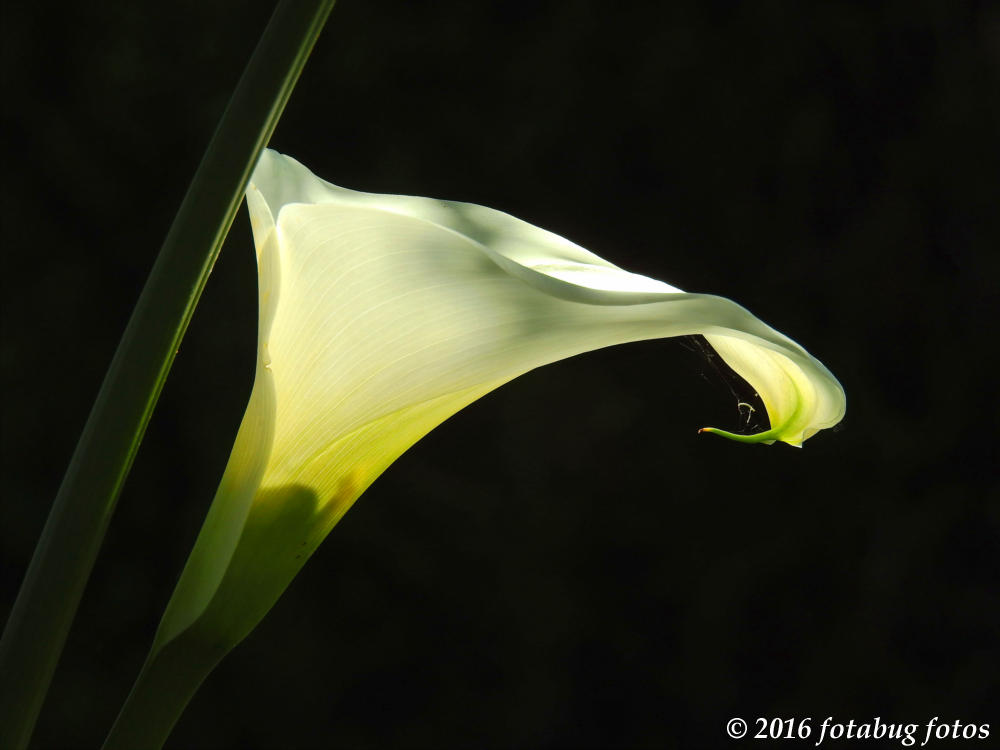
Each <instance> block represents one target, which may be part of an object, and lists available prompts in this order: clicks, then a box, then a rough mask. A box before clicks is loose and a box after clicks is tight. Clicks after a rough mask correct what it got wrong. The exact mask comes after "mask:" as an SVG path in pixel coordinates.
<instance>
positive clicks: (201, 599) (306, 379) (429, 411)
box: [151, 151, 845, 658]
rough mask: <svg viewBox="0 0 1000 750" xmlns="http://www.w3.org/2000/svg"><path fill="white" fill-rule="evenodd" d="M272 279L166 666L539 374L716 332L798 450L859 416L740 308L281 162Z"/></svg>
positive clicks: (221, 647)
mask: <svg viewBox="0 0 1000 750" xmlns="http://www.w3.org/2000/svg"><path fill="white" fill-rule="evenodd" d="M247 204H248V206H249V210H250V217H251V222H252V226H253V235H254V242H255V245H256V248H257V263H258V269H259V301H260V312H259V316H260V317H259V338H258V357H257V367H256V380H255V384H254V388H253V392H252V395H251V397H250V402H249V405H248V407H247V411H246V414H245V416H244V418H243V422H242V424H241V426H240V429H239V433H238V435H237V438H236V442H235V445H234V447H233V451H232V454H231V457H230V459H229V463H228V465H227V467H226V470H225V474H224V476H223V478H222V481H221V484H220V486H219V489H218V492H217V494H216V497H215V499H214V501H213V503H212V506H211V508H210V510H209V513H208V517H207V519H206V521H205V525H204V526H203V528H202V530H201V533H200V535H199V537H198V540H197V542H196V544H195V547H194V550H193V551H192V553H191V556H190V558H189V560H188V562H187V565H186V567H185V569H184V572H183V574H182V576H181V579H180V581H179V583H178V585H177V588H176V589H175V591H174V594H173V597H172V598H171V601H170V604H169V605H168V607H167V611H166V613H165V615H164V618H163V620H162V621H161V624H160V628H159V630H158V632H157V636H156V640H155V642H154V645H153V652H152V653H151V658H152V657H153V656H155V655H156V654H157V653H158V652H159V651H161V650H162V649H164V648H165V647H166V646H168V645H169V644H170V643H171V642H173V641H175V640H177V639H179V638H182V637H183V638H184V640H185V641H186V642H191V641H190V640H188V639H194V641H196V642H198V643H200V644H202V645H204V646H206V647H210V648H211V649H214V650H215V651H217V652H218V653H219V655H220V656H221V654H222V653H225V651H227V650H228V649H229V648H231V647H232V646H233V645H235V644H236V643H237V642H239V641H240V640H242V639H243V637H245V636H246V635H247V633H249V631H250V630H251V629H252V628H253V627H254V626H255V625H256V623H257V622H258V621H259V620H260V619H261V618H262V617H263V615H264V614H265V613H266V612H267V611H268V609H270V607H271V606H272V605H273V604H274V602H275V601H276V600H277V598H278V597H279V596H280V595H281V593H282V592H283V591H284V589H285V588H286V586H287V585H288V584H289V582H290V581H291V580H292V578H293V577H294V576H295V574H296V573H297V572H298V570H299V569H300V568H301V566H302V565H303V564H304V563H305V561H306V559H307V558H308V557H309V555H310V554H311V553H312V552H313V550H315V549H316V547H317V546H318V545H319V544H320V542H321V541H322V540H323V538H324V537H325V536H326V535H327V533H328V532H329V531H330V529H331V528H332V527H333V526H334V524H336V523H337V521H338V520H339V519H340V517H341V516H342V515H343V514H344V513H345V512H346V511H347V509H348V508H350V506H351V504H352V503H354V501H355V500H356V499H357V498H358V496H359V495H361V493H362V492H364V490H365V489H366V488H367V487H368V486H369V485H370V484H371V483H372V482H373V481H374V480H375V478H376V477H378V476H379V474H381V473H382V472H383V471H384V470H385V469H386V467H388V466H389V464H391V463H392V462H393V461H394V460H395V459H396V458H397V457H398V456H399V455H400V454H401V453H403V452H404V451H405V450H406V449H407V448H409V447H410V446H411V445H412V444H413V443H414V442H416V441H417V440H419V439H420V438H421V437H422V436H423V435H425V434H426V433H427V432H429V431H430V430H431V429H433V428H434V427H435V426H437V425H438V424H440V423H441V422H442V421H444V420H445V419H447V418H448V417H449V416H451V415H452V414H454V413H455V412H457V411H458V410H459V409H462V408H463V407H464V406H466V405H467V404H469V403H470V402H472V401H474V400H476V399H477V398H479V397H480V396H482V395H483V394H485V393H488V392H489V391H491V390H493V389H494V388H497V387H498V386H500V385H502V384H503V383H505V382H507V381H509V380H511V379H512V378H515V377H517V376H518V375H520V374H522V373H525V372H527V371H529V370H532V369H534V368H536V367H539V366H540V365H544V364H547V363H549V362H554V361H556V360H560V359H563V358H565V357H570V356H572V355H574V354H578V353H581V352H585V351H589V350H593V349H597V348H599V347H605V346H610V345H613V344H620V343H624V342H628V341H638V340H644V339H653V338H660V337H666V336H682V335H689V334H703V335H704V336H705V337H706V339H707V340H708V342H709V343H710V344H711V346H712V347H713V348H714V349H715V350H716V351H717V352H718V354H719V355H720V356H721V357H722V358H723V359H724V360H725V361H726V362H727V363H728V364H729V365H730V366H731V367H732V369H733V370H734V371H735V372H736V373H737V374H738V375H739V376H740V377H742V378H744V379H745V380H746V381H747V382H748V383H749V384H750V385H751V386H752V387H753V388H754V390H756V391H757V393H758V394H759V395H760V397H761V400H762V401H763V403H764V405H765V407H766V409H767V413H768V417H769V419H770V424H771V428H770V429H768V430H767V431H765V432H762V433H759V434H756V435H733V434H731V433H726V432H724V431H721V430H709V431H712V432H717V433H719V434H722V435H724V436H727V437H731V438H733V439H736V440H740V441H743V442H765V443H770V442H774V441H782V442H785V443H789V444H791V445H800V444H801V443H802V441H804V440H805V439H807V438H808V437H810V436H811V435H813V434H814V433H816V432H817V431H818V430H821V429H823V428H827V427H831V426H833V425H835V424H836V423H837V422H838V421H840V419H841V417H842V416H843V414H844V409H845V398H844V392H843V389H842V388H841V387H840V384H839V383H838V382H837V380H836V379H835V378H834V377H833V375H832V374H831V373H830V372H829V371H828V370H827V369H826V368H825V367H824V366H823V365H822V364H821V363H820V362H819V361H817V360H816V359H814V358H813V357H812V356H810V355H809V354H808V353H807V352H806V351H805V350H804V349H803V348H802V347H801V346H799V345H798V344H796V343H795V342H794V341H792V340H791V339H789V338H788V337H786V336H784V335H782V334H781V333H778V332H777V331H775V330H774V329H772V328H770V327H769V326H767V325H766V324H764V323H762V322H761V321H760V320H758V319H757V318H755V317H754V316H753V315H751V314H750V313H749V312H747V311H746V310H745V309H743V308H742V307H740V306H739V305H737V304H736V303H734V302H731V301H729V300H727V299H724V298H721V297H716V296H711V295H704V294H689V293H686V292H682V291H681V290H680V289H677V288H675V287H673V286H670V285H669V284H666V283H664V282H662V281H656V280H654V279H650V278H647V277H644V276H639V275H636V274H633V273H629V272H627V271H624V270H622V269H620V268H618V267H616V266H614V265H612V264H611V263H609V262H608V261H606V260H604V259H603V258H600V257H598V256H597V255H594V254H593V253H591V252H588V251H587V250H584V249H583V248H581V247H578V246H577V245H574V244H573V243H572V242H569V241H568V240H565V239H563V238H562V237H559V236H556V235H555V234H552V233H550V232H547V231H545V230H543V229H539V228H538V227H535V226H532V225H530V224H527V223H525V222H523V221H520V220H519V219H516V218H514V217H512V216H509V215H507V214H505V213H502V212H500V211H495V210H492V209H489V208H484V207H482V206H476V205H471V204H465V203H452V202H445V201H438V200H431V199H428V198H415V197H406V196H397V195H374V194H368V193H360V192H355V191H352V190H346V189H344V188H340V187H336V186H334V185H331V184H330V183H327V182H324V181H323V180H321V179H319V178H317V177H316V176H315V175H313V174H312V173H311V172H309V170H307V169H306V168H305V167H303V166H302V165H301V164H299V163H298V162H297V161H295V160H294V159H291V158H289V157H287V156H283V155H280V154H278V153H276V152H274V151H265V152H264V154H263V156H262V157H261V160H260V163H259V165H258V166H257V169H256V171H255V172H254V174H253V177H252V179H251V182H250V185H249V187H248V189H247Z"/></svg>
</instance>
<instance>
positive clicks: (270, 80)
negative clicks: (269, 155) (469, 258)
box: [0, 0, 334, 750]
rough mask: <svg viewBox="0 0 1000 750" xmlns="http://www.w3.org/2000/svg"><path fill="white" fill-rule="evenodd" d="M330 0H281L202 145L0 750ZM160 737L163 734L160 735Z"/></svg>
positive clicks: (17, 618)
mask: <svg viewBox="0 0 1000 750" xmlns="http://www.w3.org/2000/svg"><path fill="white" fill-rule="evenodd" d="M333 4H334V0H282V2H281V3H280V4H279V6H278V8H277V9H276V10H275V12H274V15H273V16H272V17H271V20H270V22H269V23H268V26H267V28H266V29H265V31H264V35H263V36H262V37H261V40H260V43H259V44H258V45H257V49H256V50H255V51H254V53H253V56H252V57H251V59H250V62H249V64H248V65H247V68H246V70H245V71H244V73H243V77H242V78H241V79H240V82H239V84H238V85H237V88H236V91H235V92H234V94H233V97H232V99H231V100H230V102H229V106H228V107H227V108H226V111H225V113H224V114H223V116H222V120H221V121H220V123H219V126H218V128H217V129H216V131H215V134H214V136H213V137H212V140H211V142H210V143H209V145H208V149H207V151H206V152H205V156H204V158H203V159H202V162H201V164H200V165H199V167H198V171H197V172H196V173H195V176H194V179H193V180H192V182H191V185H190V187H189V188H188V192H187V195H186V196H185V198H184V201H183V203H182V204H181V207H180V210H179V211H178V213H177V216H176V217H175V218H174V222H173V225H172V226H171V227H170V231H169V232H168V233H167V237H166V239H165V240H164V242H163V246H162V248H161V249H160V254H159V256H158V257H157V259H156V263H155V264H154V266H153V269H152V271H151V272H150V275H149V278H148V279H147V281H146V285H145V287H144V288H143V290H142V294H141V295H140V297H139V300H138V302H137V303H136V306H135V310H134V311H133V313H132V317H131V319H130V320H129V323H128V327H127V328H126V329H125V333H124V334H123V336H122V340H121V342H120V343H119V345H118V350H117V351H116V352H115V356H114V359H113V360H112V361H111V365H110V367H109V368H108V372H107V374H106V375H105V378H104V382H103V384H102V385H101V390H100V392H99V393H98V395H97V400H96V401H95V403H94V406H93V409H92V410H91V412H90V416H89V417H88V419H87V423H86V425H85V427H84V429H83V434H82V435H81V437H80V441H79V443H78V444H77V446H76V450H75V452H74V453H73V458H72V459H71V461H70V464H69V468H68V469H67V471H66V476H65V477H64V478H63V482H62V485H61V486H60V488H59V493H58V494H57V496H56V499H55V502H54V503H53V506H52V510H51V512H50V513H49V517H48V520H47V521H46V524H45V528H44V530H43V531H42V536H41V538H40V540H39V542H38V546H37V547H36V548H35V553H34V556H33V557H32V560H31V564H30V565H29V567H28V571H27V573H26V574H25V578H24V582H23V583H22V585H21V590H20V592H19V594H18V597H17V600H16V601H15V603H14V607H13V610H12V611H11V615H10V618H9V620H8V621H7V626H6V628H5V630H4V633H3V638H2V640H0V747H3V748H9V749H10V750H19V749H20V748H23V747H24V746H25V745H27V743H28V740H29V739H30V737H31V733H32V730H33V729H34V725H35V721H36V720H37V717H38V713H39V711H40V710H41V706H42V702H43V700H44V698H45V694H46V692H47V691H48V687H49V683H50V682H51V679H52V673H53V672H54V671H55V667H56V664H57V662H58V660H59V655H60V654H61V652H62V649H63V645H64V643H65V641H66V634H67V632H68V631H69V627H70V624H71V623H72V621H73V617H74V615H75V614H76V610H77V606H78V604H79V601H80V597H81V595H82V593H83V589H84V587H85V585H86V582H87V579H88V577H89V576H90V571H91V569H92V567H93V564H94V559H95V558H96V556H97V552H98V549H99V548H100V545H101V542H102V540H103V539H104V534H105V531H106V530H107V527H108V522H109V521H110V519H111V515H112V513H113V512H114V509H115V503H116V501H117V499H118V494H119V492H120V491H121V488H122V485H123V484H124V482H125V477H126V476H127V475H128V472H129V469H130V468H131V466H132V460H133V458H134V457H135V453H136V451H137V449H138V447H139V443H140V441H141V440H142V436H143V433H144V432H145V429H146V425H147V423H148V422H149V418H150V415H151V414H152V411H153V407H154V406H155V405H156V401H157V398H158V397H159V395H160V391H161V389H162V388H163V383H164V381H165V380H166V377H167V373H168V371H169V370H170V366H171V364H172V363H173V360H174V356H175V354H176V352H177V349H178V346H179V345H180V341H181V338H182V337H183V335H184V331H185V330H186V328H187V325H188V322H189V321H190V320H191V316H192V314H193V312H194V308H195V305H196V304H197V302H198V298H199V297H200V296H201V292H202V289H203V288H204V286H205V282H206V281H207V279H208V275H209V273H210V272H211V270H212V266H213V265H214V263H215V259H216V257H217V256H218V253H219V250H220V248H221V247H222V242H223V240H224V239H225V237H226V234H227V233H228V231H229V227H230V225H231V224H232V222H233V218H234V217H235V215H236V211H237V209H238V208H239V205H240V202H241V201H242V198H243V192H244V190H245V188H246V184H247V181H248V180H249V178H250V174H251V172H252V170H253V168H254V166H255V165H256V163H257V159H258V157H259V156H260V152H261V150H262V149H263V148H264V146H265V145H266V144H267V141H268V139H269V138H270V136H271V133H272V132H273V131H274V127H275V125H276V124H277V122H278V118H279V117H280V116H281V113H282V111H283V110H284V107H285V104H286V102H287V101H288V97H289V95H290V94H291V91H292V88H293V87H294V86H295V82H296V81H297V80H298V77H299V74H300V73H301V71H302V68H303V66H304V65H305V62H306V59H307V58H308V56H309V53H310V51H311V50H312V47H313V44H314V43H315V41H316V38H317V37H318V36H319V33H320V31H321V30H322V28H323V25H324V24H325V22H326V19H327V16H328V15H329V14H330V11H331V9H332V8H333ZM164 736H165V735H164Z"/></svg>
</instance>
